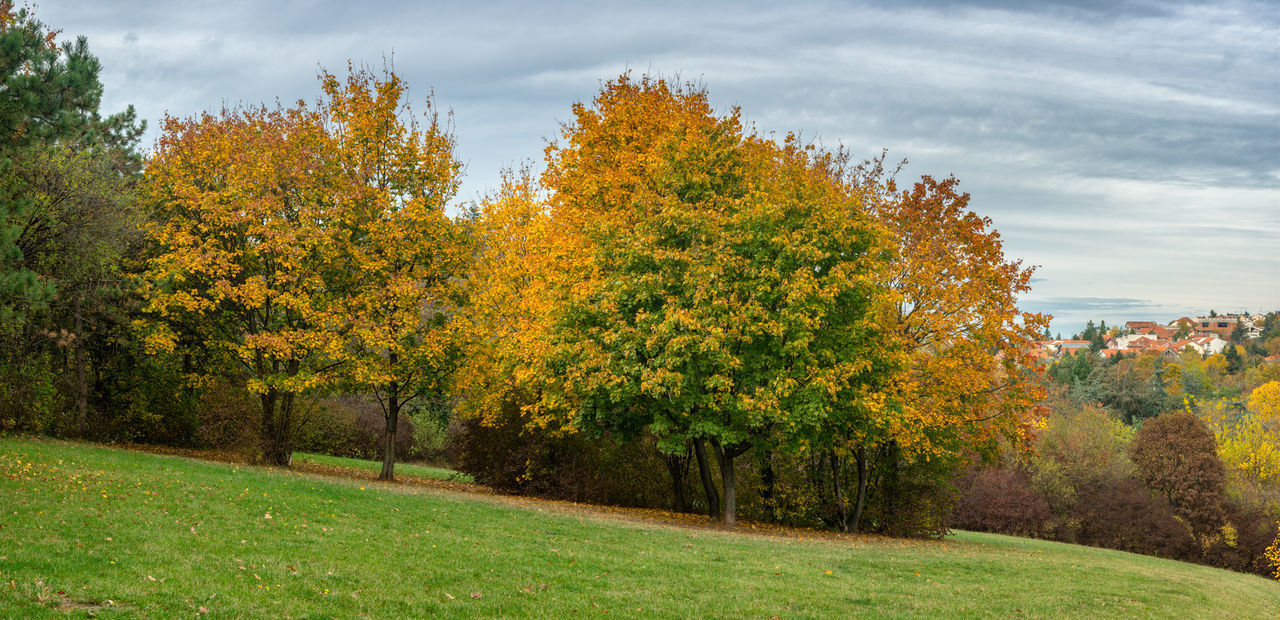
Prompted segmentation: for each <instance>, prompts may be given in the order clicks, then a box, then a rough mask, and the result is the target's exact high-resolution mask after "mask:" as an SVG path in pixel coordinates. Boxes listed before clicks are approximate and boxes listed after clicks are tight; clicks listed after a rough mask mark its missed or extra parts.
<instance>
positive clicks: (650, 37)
mask: <svg viewBox="0 0 1280 620" xmlns="http://www.w3.org/2000/svg"><path fill="white" fill-rule="evenodd" d="M473 4H474V5H477V6H479V7H480V8H475V7H474V6H471V5H473ZM637 4H641V3H630V4H625V3H613V2H605V1H596V2H581V3H574V2H553V1H538V2H535V1H529V2H502V3H480V2H477V3H464V2H451V3H433V2H409V1H400V2H391V1H386V2H349V1H345V0H314V1H301V0H295V1H281V2H244V1H240V0H218V1H216V2H180V1H163V2H162V1H159V0H152V1H128V2H125V1H115V0H64V1H53V0H49V1H47V2H45V3H43V4H41V5H40V6H38V7H37V9H36V15H37V17H38V18H40V19H41V20H42V21H44V22H45V23H47V24H49V25H50V26H52V27H54V28H60V29H62V31H63V36H64V37H69V36H74V35H86V36H87V37H88V38H89V44H90V47H91V49H93V50H94V51H95V53H97V55H98V56H99V57H100V58H101V60H102V64H103V73H102V76H101V78H102V82H103V84H104V85H105V94H104V99H103V108H104V109H105V110H107V111H116V110H119V109H122V108H123V107H124V106H125V105H127V104H133V105H134V106H136V107H137V109H138V112H139V114H140V115H141V116H142V117H143V118H145V119H147V120H148V122H149V124H150V131H149V134H148V136H147V142H148V143H150V142H152V141H154V139H155V136H156V132H155V128H156V127H158V125H159V123H158V120H159V119H160V118H162V117H163V115H164V114H165V113H169V114H172V115H175V116H188V115H192V114H195V113H198V112H200V111H201V110H216V109H218V108H219V107H221V106H222V105H223V104H224V103H225V104H235V103H239V102H248V103H260V102H272V101H274V100H276V99H279V100H281V101H284V102H286V103H288V102H292V101H295V100H297V99H299V98H302V99H306V100H308V101H313V100H315V99H316V98H317V96H318V95H319V85H318V82H317V81H316V79H315V76H316V72H317V70H318V69H319V68H320V67H325V68H328V69H329V70H331V71H334V72H335V73H340V72H341V71H343V70H344V68H345V65H346V63H347V61H348V59H350V60H353V61H355V62H357V63H369V64H372V65H374V66H375V67H380V66H381V64H382V62H383V58H384V57H385V58H389V59H393V61H394V65H395V69H396V72H397V73H399V74H400V75H401V76H402V77H404V78H405V79H406V80H407V81H408V83H409V85H410V96H411V98H412V99H413V100H414V101H418V102H420V101H421V100H422V99H423V98H425V97H426V96H427V95H428V93H429V92H430V91H432V90H434V92H435V98H436V102H437V104H438V106H440V107H441V108H446V109H452V110H453V113H454V124H455V133H456V136H457V139H458V155H459V156H460V157H461V159H462V160H463V161H464V162H465V163H466V165H467V177H466V181H465V182H464V185H463V187H462V190H461V192H460V195H459V201H466V200H471V199H474V198H476V197H477V196H479V195H480V194H482V193H484V192H485V191H486V189H488V188H490V187H492V186H493V185H494V184H495V183H496V182H497V179H498V174H499V171H500V170H501V169H502V168H503V167H504V166H515V165H519V164H520V163H521V162H523V161H526V160H532V161H534V162H535V163H540V162H541V157H542V148H543V146H544V145H545V144H546V141H547V139H549V138H553V137H554V136H555V133H556V131H557V128H558V126H559V123H560V122H563V121H565V120H568V119H569V116H570V105H571V104H572V103H574V102H576V101H588V100H590V99H591V97H592V96H593V94H594V93H595V92H596V91H597V90H598V89H599V87H600V84H601V82H602V81H604V80H608V79H610V78H613V77H616V76H617V75H618V74H619V73H621V72H623V71H626V70H628V69H630V70H632V71H634V72H650V73H655V74H661V75H663V76H667V77H671V76H674V75H679V76H680V77H681V78H684V79H687V80H694V81H698V82H701V83H702V84H704V85H705V86H706V87H707V89H708V90H709V92H710V94H711V99H712V103H713V104H714V105H715V106H717V108H720V109H725V110H727V109H728V108H729V107H731V106H740V107H741V109H742V111H743V114H744V116H745V118H746V119H747V120H749V121H751V122H754V123H756V125H757V126H758V127H760V128H763V129H765V130H773V131H778V132H786V131H798V132H802V134H803V135H804V136H806V137H809V138H812V139H815V140H818V141H820V142H821V143H823V144H824V145H826V146H830V147H834V146H837V145H844V146H845V147H848V148H849V149H851V150H852V151H853V152H854V153H855V154H857V155H860V156H871V155H875V154H877V153H879V152H880V150H881V149H888V150H889V154H890V158H891V159H899V158H907V159H909V161H910V163H909V165H908V166H907V167H906V168H905V169H904V172H903V176H902V177H900V178H901V179H904V180H906V179H909V178H913V177H918V176H920V175H924V174H930V175H934V176H945V175H949V174H954V175H955V176H956V177H958V178H959V179H960V180H961V187H962V188H964V189H965V190H966V191H968V192H969V193H970V194H971V195H972V202H971V206H972V208H973V209H974V210H975V211H977V212H978V213H980V214H982V215H986V216H988V217H990V218H991V219H992V220H993V221H994V224H995V227H996V228H997V229H998V230H999V231H1000V233H1001V235H1002V236H1003V239H1004V241H1005V251H1006V255H1007V256H1009V257H1011V258H1018V259H1021V260H1023V261H1024V262H1025V263H1026V264H1031V265H1038V266H1039V267H1038V269H1037V271H1036V280H1035V283H1034V287H1035V288H1034V290H1033V292H1032V293H1030V294H1029V295H1027V296H1026V297H1025V298H1024V300H1023V307H1024V308H1025V309H1027V310H1031V311H1041V312H1050V313H1053V314H1054V315H1055V317H1056V318H1055V321H1054V324H1053V329H1054V331H1061V332H1063V333H1064V335H1067V334H1070V333H1071V332H1074V331H1079V330H1080V329H1081V327H1082V326H1083V324H1084V321H1085V320H1086V319H1089V318H1093V319H1105V320H1107V322H1108V323H1109V324H1114V323H1116V322H1122V321H1125V320H1131V319H1152V320H1159V321H1168V320H1171V319H1174V318H1177V317H1178V316H1180V315H1184V314H1192V315H1194V314H1196V313H1205V312H1207V311H1208V310H1210V309H1215V310H1217V311H1218V312H1220V313H1221V312H1227V311H1239V310H1249V311H1251V312H1257V311H1267V310H1277V309H1280V3H1277V2H1274V1H1273V2H1212V3H1199V2H1176V1H1175V2H1145V1H1144V2H1124V1H1123V0H1120V1H1113V0H1081V1H1078V2H1027V3H1025V4H1026V5H1027V7H1033V8H1027V7H1024V6H1023V5H1024V3H1021V2H1015V1H1012V0H1008V1H1002V0H988V1H977V2H970V3H956V4H953V3H937V2H928V1H915V2H905V3H901V4H897V5H896V6H894V7H892V8H888V7H886V5H888V4H889V3H875V4H859V3H844V2H839V3H837V2H831V3H780V2H759V3H754V4H753V3H744V2H735V3H687V4H690V5H696V6H684V5H685V4H686V3H673V4H664V3H658V2H648V3H643V6H642V7H637V6H635V5H637ZM784 5H785V6H784Z"/></svg>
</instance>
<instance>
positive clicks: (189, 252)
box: [144, 106, 343, 465]
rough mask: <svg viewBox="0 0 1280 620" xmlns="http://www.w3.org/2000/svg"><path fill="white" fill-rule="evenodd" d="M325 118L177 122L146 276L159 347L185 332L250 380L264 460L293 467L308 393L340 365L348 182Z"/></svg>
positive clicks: (163, 151) (268, 114) (288, 113)
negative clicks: (342, 191) (302, 397)
mask: <svg viewBox="0 0 1280 620" xmlns="http://www.w3.org/2000/svg"><path fill="white" fill-rule="evenodd" d="M327 155H328V136H327V134H326V132H325V130H324V126H323V123H322V119H321V118H320V117H319V116H318V115H317V114H316V113H315V112H314V111H311V110H308V109H306V108H305V106H299V107H295V108H290V109H282V108H277V109H267V108H251V109H245V110H227V109H224V110H222V112H221V113H219V114H217V115H214V114H209V113H205V114H203V115H200V116H198V117H193V118H189V119H177V118H172V117H170V118H166V119H165V122H164V124H163V129H162V135H161V137H160V141H159V144H158V145H157V149H156V152H155V154H154V155H153V156H152V158H151V160H150V162H149V164H148V166H147V170H146V176H145V183H144V186H145V192H146V199H147V203H148V206H149V208H150V213H149V216H150V218H149V221H148V223H147V224H146V227H145V232H146V235H147V238H148V239H149V240H150V241H151V242H152V243H153V244H154V247H153V250H152V252H153V254H152V256H151V258H150V260H149V261H148V263H147V269H146V272H145V274H144V279H145V280H146V283H147V284H146V286H145V289H144V290H145V294H146V296H147V303H148V306H147V309H148V310H149V311H150V312H151V313H153V315H154V316H155V317H156V318H157V319H159V320H157V321H155V322H153V323H152V325H151V327H152V328H153V329H151V330H150V333H149V334H148V335H147V340H146V341H147V344H148V346H149V347H151V348H152V349H169V350H172V349H173V348H174V347H175V346H176V345H177V343H178V336H179V334H180V333H183V334H186V337H188V338H193V339H194V340H195V341H198V342H199V344H200V346H202V347H204V348H206V349H208V350H209V352H210V353H212V354H213V355H215V356H217V357H219V358H220V359H221V360H222V361H223V362H225V363H226V364H230V365H234V366H237V367H238V368H239V370H240V371H241V372H242V373H243V374H244V375H245V376H247V381H248V385H247V387H248V389H249V390H250V391H251V392H252V393H254V394H256V395H257V397H258V400H259V402H260V404H261V408H262V409H261V415H262V418H261V431H262V451H263V455H264V457H265V458H266V459H267V461H269V462H271V463H274V464H277V465H287V464H288V463H289V461H290V459H291V456H292V451H293V443H294V437H295V434H296V431H297V429H298V426H299V419H298V415H297V412H296V411H295V409H296V401H297V396H298V395H299V394H300V393H303V392H306V391H308V390H311V389H314V388H316V387H319V386H320V385H322V384H323V383H324V382H325V381H326V380H327V378H326V373H325V371H326V370H327V369H329V368H331V367H332V365H333V364H334V363H335V362H336V360H339V359H341V354H342V344H343V343H342V338H341V337H340V334H339V333H338V332H336V331H334V330H332V329H331V328H330V325H329V323H330V321H329V320H328V317H329V316H330V314H331V313H332V312H333V310H334V308H335V305H336V302H337V299H336V294H337V293H336V291H335V290H334V289H333V288H332V286H331V285H330V283H329V281H328V277H327V276H329V275H330V274H331V273H332V270H333V268H334V264H333V261H332V258H333V254H332V248H333V247H334V244H333V240H334V238H335V235H336V233H337V227H338V223H339V222H340V221H341V218H340V214H339V213H338V211H339V210H340V209H341V203H340V201H338V200H335V198H334V195H333V194H334V189H335V187H336V186H337V185H338V177H339V176H340V174H339V171H338V170H336V168H335V166H334V165H333V162H332V160H331V159H330V158H329V157H328V156H327Z"/></svg>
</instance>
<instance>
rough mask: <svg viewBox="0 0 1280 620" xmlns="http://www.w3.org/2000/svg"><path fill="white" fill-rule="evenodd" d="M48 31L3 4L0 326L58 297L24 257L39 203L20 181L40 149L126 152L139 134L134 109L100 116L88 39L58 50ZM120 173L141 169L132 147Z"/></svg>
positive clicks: (0, 20)
mask: <svg viewBox="0 0 1280 620" xmlns="http://www.w3.org/2000/svg"><path fill="white" fill-rule="evenodd" d="M57 33H58V31H57V30H49V29H47V28H46V26H45V25H44V24H43V23H41V22H40V21H39V20H37V19H35V18H34V17H33V16H32V15H31V13H30V12H29V11H28V10H27V9H18V10H14V8H13V4H12V3H11V2H0V325H5V324H10V325H12V324H20V323H22V322H23V321H24V319H25V316H26V314H27V313H28V312H30V311H31V310H36V309H39V308H41V307H43V306H44V305H45V304H46V303H48V301H49V300H50V299H51V298H52V297H53V294H54V285H53V283H52V282H51V281H50V279H49V278H47V277H42V275H41V274H40V273H38V272H37V271H36V269H35V267H34V265H33V264H32V263H33V260H32V257H30V256H28V255H27V252H24V250H23V248H24V246H26V245H27V241H28V240H27V239H25V238H24V235H26V234H28V231H30V230H32V229H34V228H38V227H33V226H32V225H31V221H30V218H31V217H32V210H33V208H34V204H33V203H34V201H33V200H32V198H31V197H30V196H29V195H27V191H26V187H25V186H24V184H23V183H22V182H20V175H19V174H18V173H19V171H20V170H22V168H23V166H26V165H29V163H30V162H31V161H32V160H33V159H34V158H35V157H36V156H37V155H39V154H41V153H42V152H48V151H50V150H52V149H54V148H57V147H60V146H63V147H64V146H67V145H75V146H76V147H77V148H79V149H113V148H114V147H121V146H124V147H128V146H129V145H131V144H132V143H133V142H135V141H136V140H137V138H138V136H139V135H140V134H141V132H142V127H141V126H135V125H134V112H133V109H132V107H131V108H129V110H128V111H126V112H124V113H122V114H118V115H115V116H112V117H110V118H107V119H102V118H101V117H100V116H99V115H98V103H99V101H100V100H101V98H102V84H101V83H100V82H99V81H98V71H99V69H100V65H99V63H98V59H97V58H96V57H94V56H93V54H91V53H89V46H88V43H87V42H86V40H85V38H84V37H79V38H78V39H77V40H76V42H75V43H66V44H64V45H63V46H62V47H58V45H57V44H55V42H54V37H55V36H56V35H57ZM114 150H116V151H117V152H121V153H127V155H126V156H125V157H124V159H125V160H127V161H121V162H120V164H119V166H118V167H119V168H120V171H121V172H126V173H127V172H136V171H137V169H138V168H139V166H140V164H141V160H140V158H139V157H138V155H137V154H136V153H134V152H132V151H131V150H130V149H128V148H123V149H114Z"/></svg>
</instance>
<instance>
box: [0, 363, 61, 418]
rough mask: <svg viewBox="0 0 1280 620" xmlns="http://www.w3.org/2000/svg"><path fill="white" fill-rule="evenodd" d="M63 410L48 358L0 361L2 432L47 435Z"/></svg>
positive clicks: (0, 415) (0, 416)
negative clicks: (56, 417)
mask: <svg viewBox="0 0 1280 620" xmlns="http://www.w3.org/2000/svg"><path fill="white" fill-rule="evenodd" d="M61 409H63V407H62V406H61V405H60V403H59V399H58V392H57V389H56V388H55V386H54V377H53V373H51V372H50V371H49V365H48V361H47V356H46V355H44V354H40V355H30V356H12V357H11V356H4V357H0V431H23V432H36V433H39V432H44V431H48V430H50V427H51V426H53V424H54V419H53V418H54V414H55V412H57V411H59V410H61Z"/></svg>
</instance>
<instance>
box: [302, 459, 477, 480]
mask: <svg viewBox="0 0 1280 620" xmlns="http://www.w3.org/2000/svg"><path fill="white" fill-rule="evenodd" d="M293 462H294V463H314V464H316V465H325V466H328V467H343V468H346V469H360V470H364V471H373V472H381V471H382V461H367V460H364V459H350V458H346V457H341V456H329V455H327V454H311V453H309V452H295V453H294V454H293ZM395 474H396V476H415V477H418V478H426V479H428V480H455V481H457V482H472V479H471V476H468V475H467V474H464V473H461V472H456V471H453V470H451V469H443V468H440V467H431V466H430V465H420V464H418V463H396V468H395Z"/></svg>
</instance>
